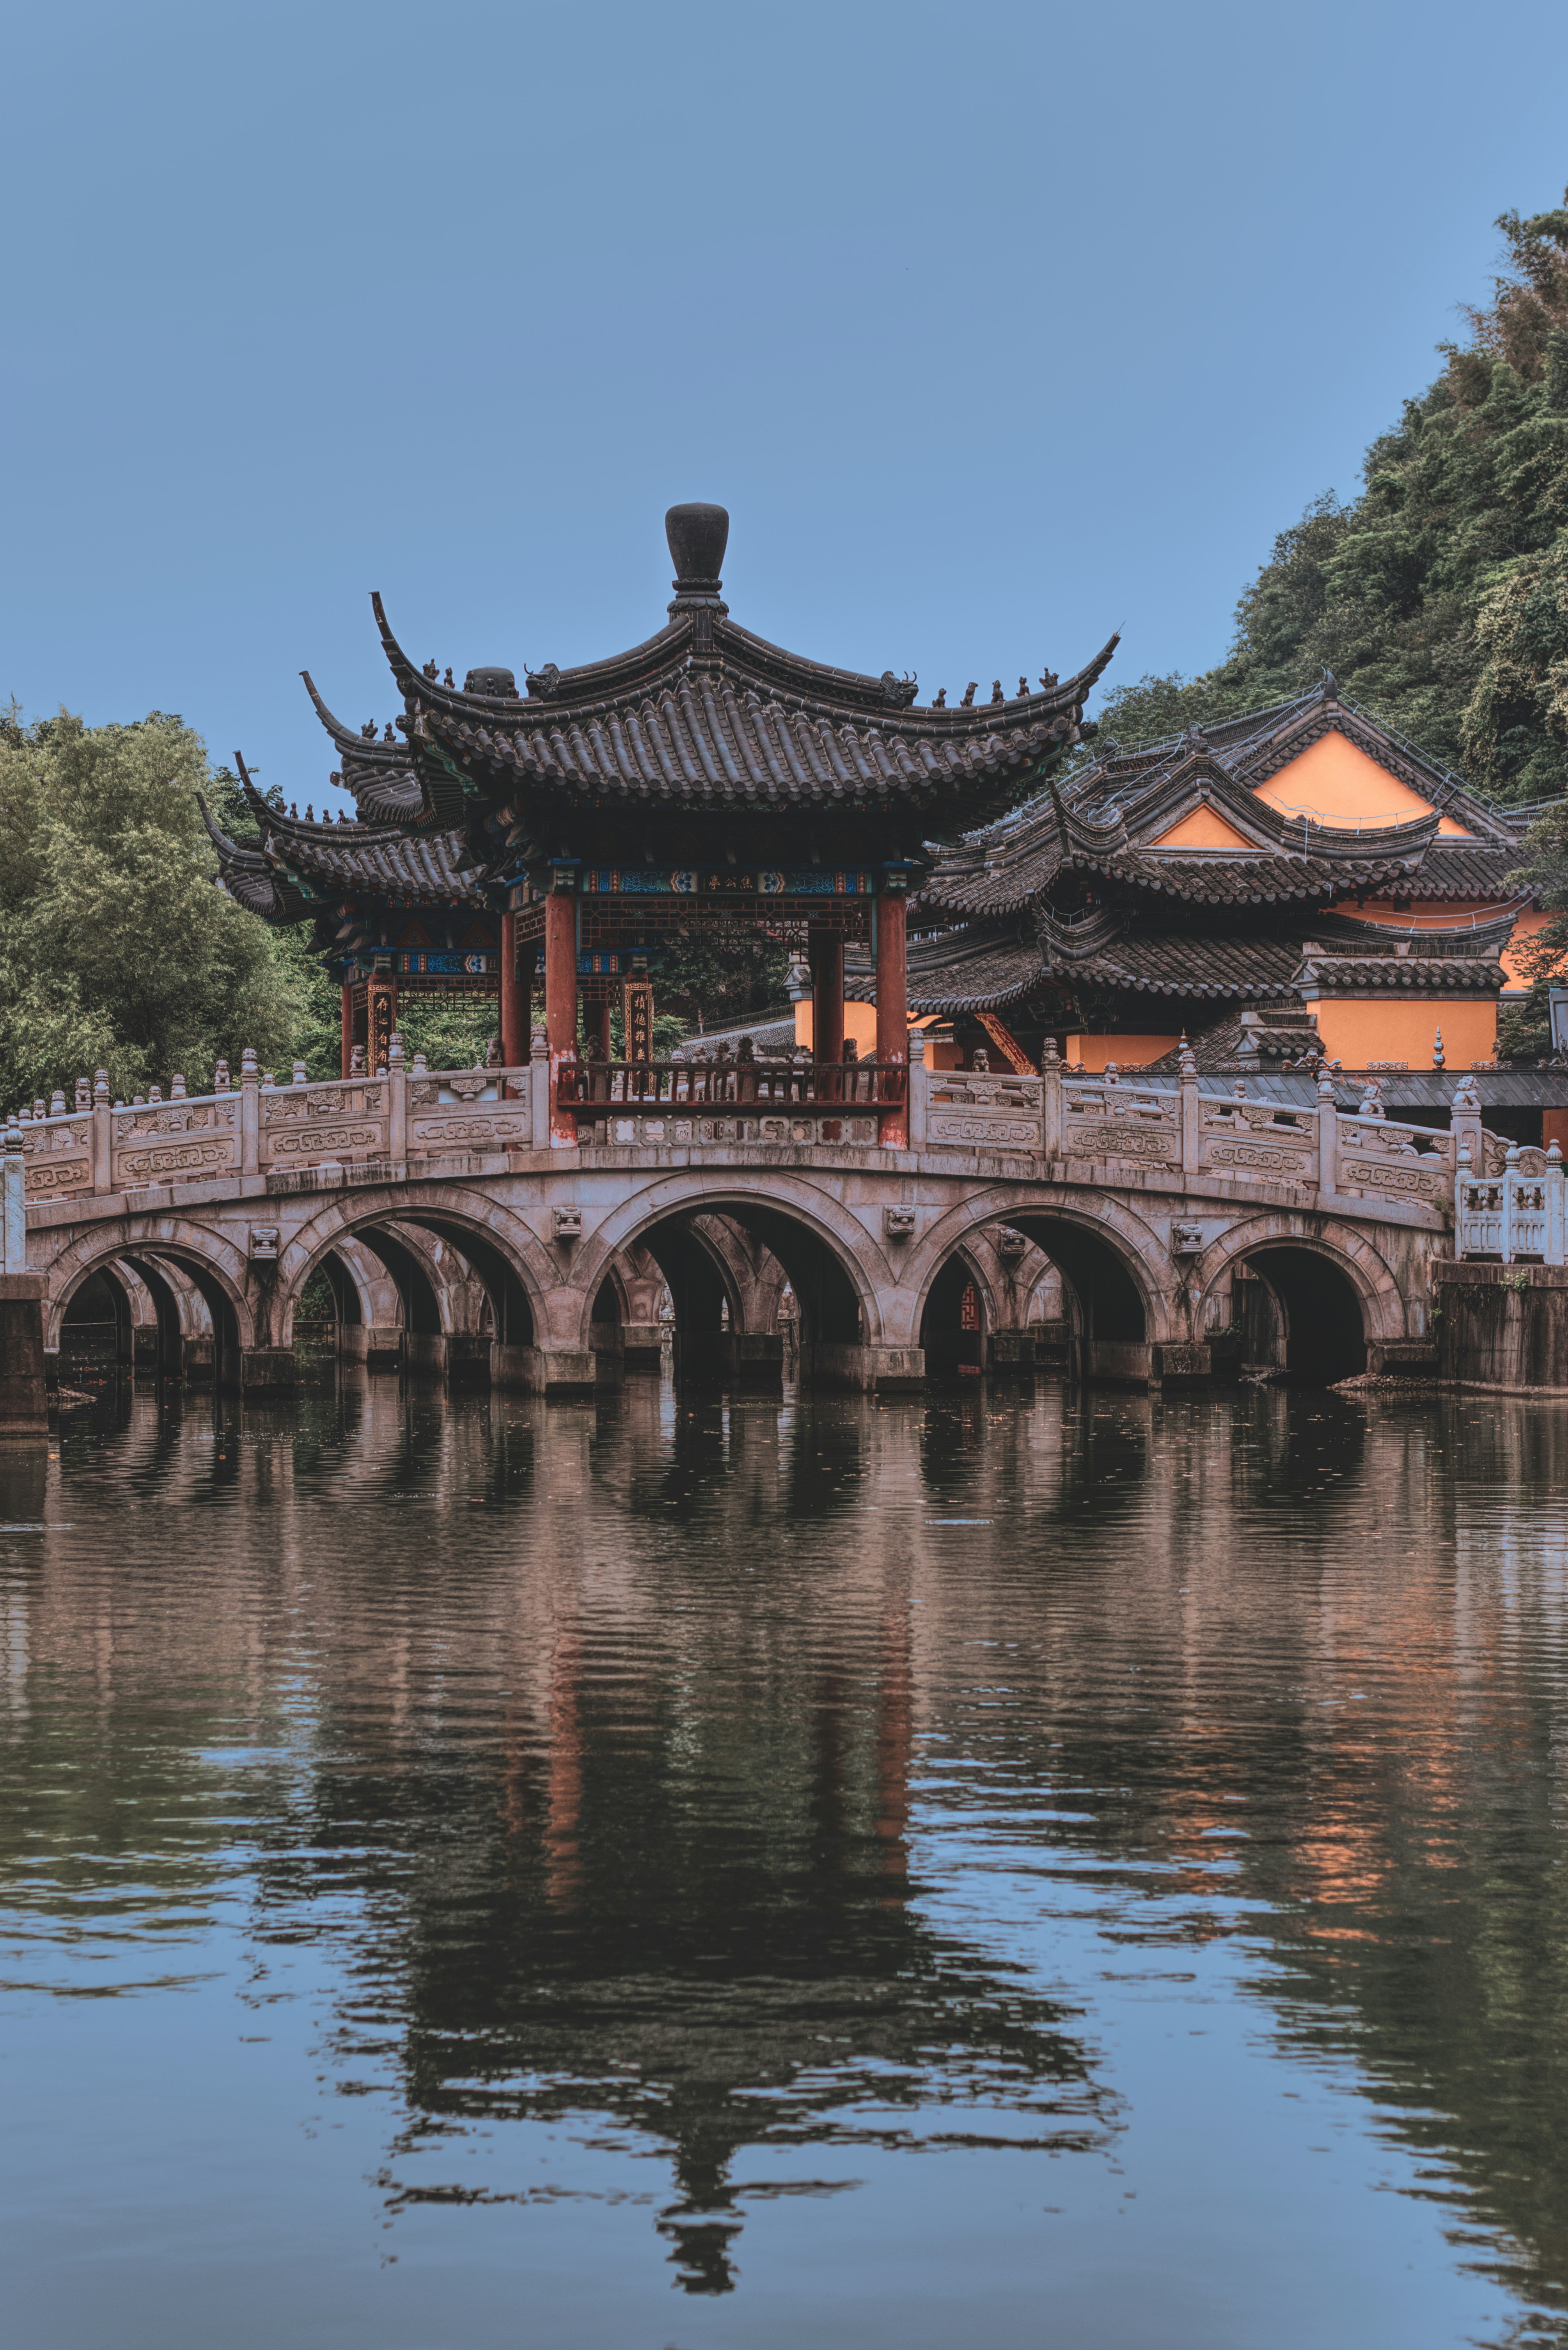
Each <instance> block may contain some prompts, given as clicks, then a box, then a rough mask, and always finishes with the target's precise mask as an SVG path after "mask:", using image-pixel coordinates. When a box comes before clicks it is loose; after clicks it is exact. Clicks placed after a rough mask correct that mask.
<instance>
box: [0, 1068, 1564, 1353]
mask: <svg viewBox="0 0 1568 2350" xmlns="http://www.w3.org/2000/svg"><path fill="white" fill-rule="evenodd" d="M845 1083H846V1097H845V1098H844V1099H842V1100H841V1101H840V1102H837V1103H831V1102H829V1103H824V1102H821V1101H817V1100H810V1101H807V1102H804V1103H802V1102H792V1101H791V1100H790V1099H789V1098H788V1088H787V1087H784V1086H773V1085H771V1084H770V1082H769V1080H768V1078H767V1075H766V1072H765V1070H764V1071H763V1073H762V1075H761V1076H753V1075H752V1074H750V1073H748V1072H743V1071H739V1070H735V1069H732V1070H730V1071H728V1072H724V1073H722V1074H720V1073H717V1072H715V1071H713V1070H711V1069H708V1068H705V1067H703V1066H702V1065H701V1064H699V1065H696V1066H693V1067H691V1068H689V1069H686V1070H685V1071H684V1073H683V1071H682V1068H681V1067H680V1066H674V1067H671V1066H669V1065H666V1066H664V1067H663V1068H662V1069H661V1070H654V1071H650V1072H649V1074H648V1075H647V1076H642V1075H639V1073H637V1072H635V1071H625V1070H623V1071H621V1072H620V1073H619V1074H618V1075H617V1076H615V1077H614V1078H613V1079H612V1080H611V1081H610V1082H609V1083H608V1085H607V1088H606V1092H607V1098H605V1099H604V1100H602V1101H597V1102H593V1103H584V1102H580V1101H578V1102H576V1107H575V1113H574V1115H573V1117H572V1118H571V1119H570V1120H567V1119H566V1118H564V1117H563V1114H562V1096H563V1095H565V1097H566V1100H567V1101H573V1100H575V1092H574V1088H573V1087H572V1086H568V1087H561V1086H560V1085H559V1083H558V1077H557V1073H556V1072H555V1071H554V1070H553V1069H552V1067H551V1066H550V1064H549V1061H548V1058H547V1056H546V1055H545V1052H544V1050H543V1040H542V1038H537V1037H536V1038H535V1056H534V1058H533V1060H532V1061H531V1062H530V1064H529V1065H528V1066H526V1067H522V1068H515V1069H511V1070H486V1071H479V1070H473V1071H448V1072H441V1071H431V1070H428V1069H426V1068H424V1067H423V1066H422V1064H420V1063H417V1062H416V1064H415V1065H414V1066H412V1067H411V1068H405V1067H404V1066H401V1065H400V1064H398V1065H394V1066H391V1067H390V1068H389V1069H388V1070H386V1071H384V1072H382V1073H381V1074H379V1075H378V1076H357V1077H352V1078H348V1079H345V1080H342V1081H333V1082H330V1083H327V1084H305V1083H296V1084H294V1085H288V1086H281V1087H279V1086H274V1085H272V1084H270V1083H268V1082H263V1081H261V1079H260V1078H259V1077H258V1076H257V1073H256V1072H255V1070H254V1067H253V1066H249V1056H248V1055H247V1066H246V1068H245V1069H244V1073H243V1076H242V1081H241V1083H240V1084H239V1086H238V1087H234V1088H233V1089H232V1090H225V1091H222V1092H218V1093H214V1094H212V1095H208V1096H205V1097H201V1098H199V1099H197V1098H189V1097H185V1096H184V1095H183V1094H182V1093H180V1092H178V1091H177V1092H176V1094H175V1096H174V1097H172V1098H171V1099H170V1100H169V1101H167V1102H164V1101H161V1100H159V1099H156V1098H155V1099H152V1100H150V1101H148V1102H146V1103H140V1102H139V1103H136V1104H134V1105H132V1106H130V1107H111V1106H110V1104H109V1100H108V1098H107V1088H106V1087H103V1086H102V1085H101V1084H100V1086H99V1088H98V1093H97V1097H96V1098H95V1097H93V1095H92V1094H91V1092H90V1091H89V1090H88V1088H87V1087H85V1086H78V1089H77V1097H76V1101H75V1104H74V1105H73V1106H72V1107H67V1106H66V1104H65V1102H64V1100H63V1098H62V1097H60V1096H58V1095H57V1097H56V1098H55V1103H54V1105H53V1107H52V1109H51V1111H50V1112H49V1113H48V1114H47V1115H44V1116H36V1117H34V1118H32V1119H30V1120H27V1121H26V1122H25V1123H24V1125H23V1128H22V1153H21V1155H22V1162H23V1167H24V1169H25V1180H26V1270H27V1272H28V1274H30V1275H32V1276H35V1277H40V1278H41V1285H42V1291H43V1314H44V1326H45V1344H46V1347H47V1348H49V1349H57V1348H58V1347H59V1345H60V1343H61V1337H62V1333H63V1332H64V1331H66V1330H67V1329H68V1327H69V1326H70V1325H71V1323H72V1321H73V1320H74V1319H77V1318H81V1317H82V1316H83V1314H84V1305H90V1306H91V1311H92V1315H93V1316H94V1317H95V1318H99V1319H101V1318H102V1317H103V1316H104V1315H113V1316H114V1317H115V1318H116V1319H118V1320H119V1322H120V1323H121V1324H122V1325H123V1327H124V1329H125V1331H126V1333H127V1334H128V1336H130V1335H134V1336H136V1338H137V1341H138V1344H139V1345H141V1344H145V1346H146V1348H147V1351H149V1352H151V1353H153V1354H155V1355H156V1356H157V1357H158V1358H159V1359H161V1361H162V1362H163V1363H164V1364H165V1366H166V1367H182V1368H184V1370H185V1371H186V1372H187V1374H188V1375H190V1376H206V1377H210V1378H213V1380H215V1381H216V1382H217V1383H218V1384H220V1385H223V1386H234V1387H238V1388H244V1389H248V1390H251V1391H253V1392H256V1391H265V1390H273V1391H278V1390H286V1389H287V1388H290V1387H291V1386H292V1385H293V1383H294V1380H295V1376H296V1337H297V1336H298V1335H299V1331H298V1325H299V1322H300V1318H301V1305H302V1300H304V1298H305V1295H306V1289H307V1287H309V1286H310V1285H311V1284H313V1283H315V1282H316V1276H317V1275H318V1274H325V1275H326V1278H327V1284H329V1288H330V1294H331V1297H332V1300H333V1304H334V1315H333V1321H334V1323H335V1326H336V1331H337V1342H338V1347H339V1351H340V1352H341V1353H343V1354H345V1355H347V1356H349V1357H359V1358H361V1359H364V1360H367V1361H369V1363H371V1364H372V1365H374V1364H376V1363H378V1362H394V1361H396V1362H401V1363H403V1364H404V1365H406V1366H408V1367H415V1368H417V1367H424V1368H427V1369H430V1370H432V1371H442V1370H444V1371H445V1372H447V1373H448V1374H449V1375H451V1376H452V1377H454V1378H456V1377H463V1376H467V1377H482V1378H490V1379H491V1380H493V1381H494V1382H495V1383H497V1384H500V1385H513V1386H517V1387H521V1388H526V1389H529V1390H532V1391H534V1392H537V1393H545V1394H551V1393H565V1392H573V1391H580V1390H582V1389H584V1388H588V1387H590V1386H592V1385H595V1384H597V1383H598V1382H600V1381H602V1380H605V1379H607V1378H616V1377H618V1376H619V1375H621V1374H622V1373H623V1372H625V1371H627V1370H628V1369H629V1370H637V1369H647V1368H649V1367H657V1365H658V1363H659V1341H660V1329H659V1311H660V1306H661V1305H663V1306H664V1307H665V1310H666V1311H667V1312H668V1311H670V1310H671V1309H672V1312H673V1320H674V1325H675V1343H676V1355H677V1368H678V1371H679V1372H680V1374H681V1375H682V1376H685V1377H688V1378H691V1377H704V1378H720V1379H729V1380H733V1381H736V1382H739V1383H742V1384H746V1383H757V1384H763V1385H765V1384H769V1383H771V1382H772V1381H774V1380H775V1379H776V1378H778V1377H779V1375H780V1371H781V1367H782V1363H783V1357H784V1343H785V1332H786V1329H787V1331H788V1332H789V1335H790V1336H791V1339H792V1341H793V1342H794V1345H795V1346H796V1347H797V1348H798V1351H797V1353H796V1354H795V1359H796V1361H797V1364H798V1370H799V1375H800V1376H801V1377H802V1378H805V1379H808V1380H814V1381H816V1382H818V1383H821V1384H829V1385H836V1386H842V1387H846V1388H858V1389H861V1390H867V1391H870V1390H876V1389H885V1388H902V1387H909V1386H911V1385H915V1384H918V1383H919V1381H920V1380H922V1379H923V1378H926V1377H927V1375H928V1373H929V1372H936V1371H939V1370H940V1369H944V1368H953V1367H981V1364H989V1366H990V1367H992V1368H993V1369H996V1368H1004V1367H1008V1366H1010V1365H1018V1366H1026V1365H1027V1364H1028V1363H1029V1362H1030V1361H1031V1360H1032V1359H1033V1356H1034V1353H1035V1351H1036V1350H1037V1349H1044V1348H1047V1347H1049V1348H1052V1349H1054V1353H1055V1357H1056V1358H1057V1359H1058V1360H1060V1361H1062V1362H1063V1363H1064V1365H1065V1366H1066V1367H1068V1368H1070V1369H1071V1370H1073V1371H1075V1373H1077V1374H1078V1375H1080V1376H1083V1377H1087V1378H1096V1377H1097V1378H1116V1379H1127V1380H1140V1381H1142V1380H1147V1381H1150V1382H1160V1381H1166V1380H1170V1379H1175V1378H1204V1377H1207V1376H1212V1375H1215V1374H1216V1373H1218V1372H1219V1371H1220V1370H1221V1369H1222V1367H1224V1365H1225V1364H1226V1363H1227V1362H1234V1361H1235V1360H1236V1359H1237V1358H1238V1357H1239V1356H1240V1357H1250V1358H1253V1359H1258V1358H1262V1359H1265V1360H1274V1361H1277V1362H1279V1363H1280V1364H1282V1365H1286V1364H1288V1365H1290V1366H1293V1367H1303V1368H1308V1369H1319V1370H1322V1371H1323V1372H1324V1373H1325V1374H1328V1375H1334V1376H1338V1375H1341V1374H1342V1373H1343V1372H1344V1371H1345V1370H1347V1369H1352V1368H1355V1367H1359V1366H1360V1365H1361V1364H1362V1363H1363V1362H1365V1363H1366V1364H1368V1365H1369V1366H1370V1367H1373V1368H1386V1367H1392V1366H1394V1365H1397V1364H1410V1365H1415V1364H1417V1363H1425V1362H1427V1361H1428V1360H1429V1359H1430V1335H1429V1331H1430V1326H1429V1295H1430V1268H1431V1265H1432V1263H1433V1261H1434V1259H1435V1258H1438V1257H1446V1256H1451V1255H1453V1254H1454V1253H1456V1252H1455V1244H1454V1240H1453V1237H1452V1234H1453V1230H1454V1217H1455V1203H1456V1196H1457V1187H1459V1186H1461V1185H1462V1184H1463V1182H1464V1181H1465V1180H1466V1179H1467V1178H1469V1177H1472V1176H1473V1175H1474V1174H1475V1173H1476V1172H1477V1171H1478V1170H1479V1171H1480V1172H1481V1173H1482V1174H1484V1173H1485V1172H1487V1170H1489V1168H1490V1161H1491V1159H1497V1162H1498V1164H1497V1170H1496V1172H1497V1174H1498V1176H1499V1177H1500V1178H1501V1174H1502V1171H1503V1170H1502V1159H1501V1154H1502V1152H1503V1151H1504V1149H1506V1146H1504V1145H1502V1144H1501V1143H1499V1142H1497V1141H1496V1139H1495V1138H1492V1137H1490V1136H1488V1135H1484V1134H1483V1133H1482V1131H1481V1128H1480V1116H1479V1112H1475V1111H1471V1110H1469V1109H1466V1108H1464V1107H1457V1108H1456V1112H1455V1117H1454V1124H1453V1128H1452V1130H1451V1131H1449V1130H1442V1131H1438V1130H1435V1129H1434V1130H1425V1129H1418V1128H1410V1127H1407V1126H1403V1125H1396V1124H1394V1123H1393V1122H1391V1121H1388V1120H1386V1119H1384V1118H1382V1117H1381V1116H1379V1115H1378V1114H1377V1113H1376V1110H1375V1109H1371V1110H1368V1111H1367V1113H1366V1114H1365V1115H1362V1116H1360V1117H1355V1118H1348V1117H1345V1116H1344V1115H1343V1114H1341V1113H1339V1112H1337V1111H1336V1110H1335V1108H1334V1099H1333V1095H1332V1091H1331V1090H1330V1089H1329V1088H1327V1087H1324V1088H1323V1089H1322V1090H1321V1091H1320V1093H1319V1095H1318V1097H1317V1102H1316V1106H1315V1107H1313V1108H1310V1109H1300V1108H1297V1109H1283V1108H1281V1107H1277V1106H1276V1105H1273V1104H1271V1103H1265V1102H1252V1101H1249V1100H1247V1099H1246V1098H1245V1097H1239V1095H1240V1089H1239V1088H1237V1089H1235V1090H1232V1091H1231V1092H1225V1093H1221V1092H1219V1091H1213V1092H1210V1091H1206V1090H1204V1089H1203V1088H1202V1087H1200V1085H1199V1079H1198V1077H1197V1075H1196V1073H1195V1071H1194V1070H1192V1069H1191V1068H1190V1067H1189V1069H1188V1070H1187V1071H1186V1072H1185V1073H1184V1075H1183V1076H1181V1077H1180V1078H1179V1079H1172V1080H1169V1081H1167V1082H1165V1083H1163V1084H1159V1083H1156V1082H1154V1081H1147V1082H1142V1083H1136V1082H1127V1081H1122V1082H1118V1081H1117V1080H1116V1076H1114V1074H1113V1075H1111V1076H1105V1077H1084V1076H1073V1075H1072V1074H1070V1073H1064V1072H1063V1071H1062V1070H1060V1069H1059V1068H1055V1067H1048V1068H1047V1069H1046V1071H1045V1072H1044V1075H1043V1076H1011V1075H992V1074H990V1073H985V1072H978V1073H977V1072H964V1071H957V1070H954V1071H942V1070H928V1069H926V1068H925V1067H924V1066H923V1065H922V1064H921V1062H920V1060H919V1056H918V1050H917V1054H916V1057H915V1058H914V1059H913V1061H912V1065H911V1068H910V1074H909V1145H908V1147H907V1148H898V1149H889V1148H885V1147H883V1146H882V1145H881V1144H880V1143H879V1142H878V1140H877V1118H876V1113H875V1110H874V1109H872V1110H866V1111H861V1110H859V1109H858V1107H857V1102H856V1100H855V1098H854V1097H853V1084H854V1079H853V1076H852V1073H850V1072H847V1071H846V1079H845ZM176 1085H177V1086H178V1081H176ZM742 1088H744V1090H743V1091H742ZM563 1128H564V1129H565V1132H566V1136H567V1138H568V1139H566V1140H565V1141H563V1139H562V1134H563ZM574 1128H575V1138H576V1139H570V1138H571V1136H572V1134H573V1131H574ZM1517 1157H1518V1154H1517V1153H1515V1154H1514V1158H1515V1159H1517ZM1556 1186H1557V1189H1558V1190H1560V1189H1561V1177H1560V1175H1559V1176H1557V1177H1556ZM1557 1204H1558V1215H1559V1220H1561V1201H1560V1200H1559V1201H1558V1203H1557ZM16 1248H17V1238H16V1236H15V1235H14V1236H13V1238H12V1240H11V1242H10V1243H9V1245H8V1254H7V1269H8V1270H9V1271H15V1270H16V1269H17V1266H16ZM312 1294H313V1295H314V1296H316V1297H317V1298H319V1297H320V1295H321V1294H322V1293H321V1289H320V1285H319V1284H316V1286H315V1288H314V1289H313V1291H312ZM105 1301H108V1302H107V1304H106V1302H105Z"/></svg>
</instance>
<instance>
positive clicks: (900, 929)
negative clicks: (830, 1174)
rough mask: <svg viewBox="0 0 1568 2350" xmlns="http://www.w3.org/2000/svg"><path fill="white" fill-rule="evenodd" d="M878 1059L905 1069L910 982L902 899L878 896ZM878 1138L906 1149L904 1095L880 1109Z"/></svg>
mask: <svg viewBox="0 0 1568 2350" xmlns="http://www.w3.org/2000/svg"><path fill="white" fill-rule="evenodd" d="M877 1059H878V1060H879V1061H883V1062H886V1063H888V1064H889V1065H890V1066H893V1067H897V1068H900V1069H904V1070H906V1072H907V1070H908V1065H909V972H908V967H907V964H906V961H905V953H904V900H903V899H902V898H879V899H877ZM906 1083H908V1077H907V1075H906ZM878 1139H880V1141H881V1143H882V1145H883V1148H884V1149H888V1150H905V1149H908V1148H909V1097H908V1095H907V1094H906V1096H905V1097H904V1099H903V1100H902V1101H901V1102H900V1103H899V1104H898V1108H897V1109H887V1110H884V1111H883V1113H882V1117H881V1120H880V1124H879V1133H878Z"/></svg>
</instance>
